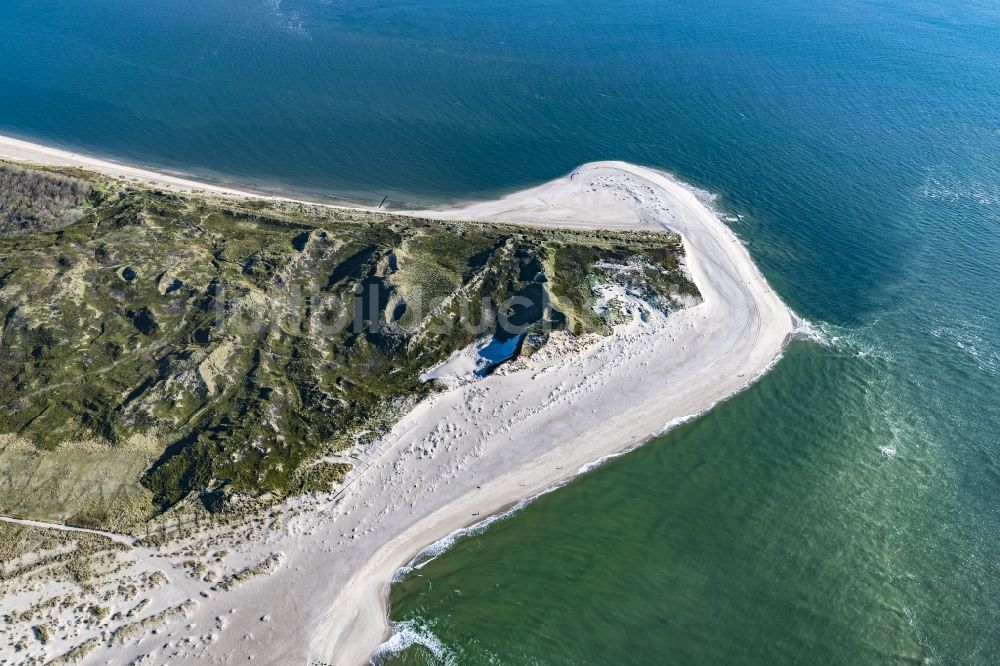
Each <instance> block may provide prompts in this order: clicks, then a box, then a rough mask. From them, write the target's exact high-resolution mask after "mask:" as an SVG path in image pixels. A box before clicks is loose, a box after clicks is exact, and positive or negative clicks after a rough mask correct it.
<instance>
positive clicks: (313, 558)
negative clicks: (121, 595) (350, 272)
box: [0, 139, 794, 666]
mask: <svg viewBox="0 0 1000 666" xmlns="http://www.w3.org/2000/svg"><path fill="white" fill-rule="evenodd" d="M22 144H23V142H18V143H17V144H16V145H18V146H20V145H22ZM28 145H29V146H30V144H28ZM46 150H48V149H46ZM18 151H19V152H17V153H15V154H13V155H11V152H12V148H11V140H8V139H0V155H3V154H6V155H11V156H12V157H15V158H19V159H24V160H31V161H36V162H39V161H41V162H49V163H52V162H55V161H56V158H55V157H53V158H51V159H50V158H47V157H46V155H47V154H48V153H46V154H42V153H38V152H34V153H33V152H32V151H31V150H28V149H27V148H24V147H23V146H22V147H20V148H18ZM50 152H51V151H50ZM58 158H59V159H61V160H63V162H61V163H66V162H65V161H66V160H72V159H76V160H79V161H77V162H74V164H77V165H78V166H85V167H89V168H97V169H99V170H103V169H104V167H102V166H101V165H97V164H94V163H93V162H94V160H91V158H82V157H79V156H69V155H68V154H62V153H60V154H59V155H58ZM98 162H99V161H98ZM103 164H105V165H106V164H109V163H103ZM108 168H109V169H111V168H114V169H122V168H123V167H119V166H118V165H111V166H110V167H108ZM108 173H111V174H112V175H119V174H118V173H116V172H114V171H109V172H108ZM141 178H142V179H143V180H153V181H155V182H157V184H158V185H159V186H161V187H168V186H172V185H171V183H173V182H175V181H176V180H178V179H175V178H172V177H162V178H163V180H159V181H158V180H157V178H161V177H158V176H157V175H156V174H152V173H151V172H149V173H148V176H147V173H146V172H144V173H143V175H142V176H141ZM194 185H197V187H196V188H195V187H192V188H191V189H201V190H206V189H210V188H207V187H205V186H202V185H200V184H194ZM231 192H233V193H234V194H231V195H232V196H236V195H237V194H235V192H236V191H231ZM225 194H230V192H226V193H225ZM254 196H256V195H254ZM419 214H421V215H426V216H430V217H439V218H451V219H480V220H485V221H489V220H495V221H505V222H522V223H526V224H534V225H546V226H565V227H580V228H608V229H645V230H650V229H670V230H673V231H677V232H679V233H680V234H681V235H682V236H683V237H684V241H685V246H686V249H687V266H688V268H689V270H690V272H691V274H692V276H693V278H694V281H695V283H696V284H697V285H698V287H699V288H700V290H701V293H702V296H703V298H704V300H703V302H702V303H700V304H698V305H696V306H693V307H689V308H686V309H684V310H681V311H679V312H675V313H672V314H670V315H669V316H663V315H662V314H660V313H659V312H658V311H653V310H650V309H649V308H647V307H646V306H645V304H644V303H642V302H641V301H636V300H631V301H630V300H628V299H627V298H624V297H623V299H622V302H621V303H620V306H621V307H622V308H623V309H625V310H626V312H628V313H630V314H631V317H630V319H628V320H627V321H626V322H625V323H623V324H621V325H619V326H618V327H617V328H616V331H615V334H614V335H613V336H610V337H607V338H603V339H601V340H599V341H596V342H593V343H591V344H589V345H583V346H581V348H576V349H571V350H570V351H568V352H566V353H554V354H550V355H544V354H542V355H539V356H538V359H539V360H538V361H534V362H528V363H526V364H524V367H520V368H519V369H516V370H514V371H511V372H505V373H498V374H495V375H491V376H489V377H486V378H484V379H482V380H480V381H475V382H472V383H468V384H464V385H461V386H458V387H456V388H454V389H452V390H450V391H448V392H445V393H442V394H438V395H436V396H434V397H432V398H430V399H428V400H426V401H424V402H422V403H420V404H419V405H418V406H417V407H416V408H414V409H413V410H412V411H411V412H410V413H409V414H407V415H406V416H405V417H403V419H402V420H401V421H400V422H399V423H398V424H397V425H396V426H395V427H394V428H393V430H392V431H391V433H390V434H389V435H388V436H386V437H385V438H383V439H382V440H380V441H378V442H375V443H373V444H370V445H368V446H365V447H363V448H361V449H359V450H356V451H354V452H353V453H352V462H353V463H354V470H355V471H353V472H352V473H351V475H350V476H349V478H348V483H349V486H348V488H347V490H346V491H345V492H343V493H342V494H340V495H338V496H334V497H303V498H299V499H296V500H293V501H290V502H287V503H285V504H284V505H283V506H282V507H281V510H280V514H281V515H280V518H277V519H274V520H273V521H271V524H270V525H268V526H267V527H261V528H259V529H253V530H246V531H240V532H239V533H232V534H228V535H227V534H219V533H218V532H216V533H215V534H213V535H211V536H210V537H209V536H201V537H198V536H196V537H191V538H189V539H188V541H186V542H183V543H180V544H177V543H175V544H172V545H171V546H169V547H165V548H164V549H162V550H161V551H160V552H157V553H153V552H147V550H146V549H145V548H143V547H138V546H137V547H134V548H132V549H130V550H129V551H128V552H127V553H123V554H121V555H120V557H123V558H124V557H132V558H135V559H136V561H137V562H140V561H141V566H142V567H143V568H149V567H153V568H157V569H158V570H160V571H162V572H163V573H164V574H166V575H167V576H168V577H169V578H170V580H171V581H172V583H171V586H169V587H167V588H162V589H163V590H164V591H167V590H170V591H171V593H170V594H167V593H164V594H163V595H162V596H163V598H162V600H161V599H160V598H158V596H157V595H156V594H153V595H152V599H153V603H151V604H150V605H149V606H148V607H146V608H144V610H143V616H146V617H151V616H155V615H156V614H157V613H162V612H163V611H164V610H167V609H168V608H171V607H174V606H176V605H177V604H178V603H179V602H183V601H184V600H185V599H191V598H193V599H197V604H196V605H194V604H192V605H190V606H189V607H185V610H186V612H187V611H189V613H188V614H187V615H186V617H185V618H184V619H181V620H178V621H177V622H176V623H174V624H173V625H171V626H169V627H166V628H164V629H163V630H161V631H158V633H150V634H149V635H148V636H145V637H144V638H141V640H139V641H138V642H137V643H128V644H127V645H121V646H118V645H115V646H111V645H110V643H109V642H105V643H102V644H101V646H100V647H98V648H97V649H95V650H93V651H91V652H90V653H89V654H88V656H87V657H86V658H85V662H86V663H105V662H107V661H110V662H113V663H127V662H129V661H130V660H132V659H137V658H140V657H144V656H145V657H146V658H147V659H149V660H150V663H161V662H163V661H165V660H168V659H169V661H171V662H172V663H185V662H189V661H194V660H206V661H209V662H214V663H223V662H229V661H234V662H235V661H242V662H246V661H247V660H248V659H250V658H252V659H253V660H254V662H255V663H260V662H261V661H263V662H264V663H275V664H290V663H310V664H331V663H332V664H347V665H349V666H354V665H355V664H360V663H364V662H366V661H367V660H368V659H369V658H370V655H371V654H372V651H373V650H374V649H375V648H376V647H377V646H378V645H379V644H380V643H382V642H383V641H385V640H386V639H387V638H388V637H389V634H390V627H389V624H388V621H387V616H386V612H387V607H386V606H387V598H388V586H389V584H390V581H391V579H392V577H393V575H394V573H395V572H396V571H397V570H398V569H399V568H400V567H402V566H404V565H406V564H407V563H408V562H410V561H411V560H412V558H413V557H414V556H415V555H417V553H419V552H420V551H421V550H422V549H423V548H425V547H426V546H428V545H429V544H432V543H434V542H436V541H438V540H439V539H441V538H442V537H445V536H447V535H448V534H450V533H452V532H455V531H456V530H459V529H461V528H464V527H467V526H469V525H471V524H474V523H476V522H478V521H481V520H482V519H483V518H485V517H486V516H489V515H492V514H496V513H499V512H502V511H504V510H505V509H507V508H509V507H510V506H512V505H513V504H514V503H516V502H517V501H519V500H522V499H524V498H528V497H533V496H535V495H538V494H539V493H541V492H543V491H545V490H547V489H549V488H551V487H553V486H555V485H558V484H561V483H563V482H565V481H566V480H568V479H570V478H572V477H573V476H575V475H576V474H578V473H579V472H580V470H581V469H583V468H585V467H586V466H587V465H589V464H590V463H592V462H594V461H597V460H600V459H602V458H605V457H607V456H609V455H614V454H616V453H620V452H621V451H624V450H628V449H630V448H633V447H635V446H637V445H639V444H641V443H642V442H644V441H646V440H647V439H649V438H650V437H652V436H653V435H656V434H657V433H660V432H662V431H663V430H664V429H665V428H667V427H669V426H670V425H672V424H676V423H677V422H679V421H680V420H682V419H684V418H685V417H688V416H690V415H692V414H699V413H702V412H704V411H705V410H707V409H709V408H711V406H713V405H714V404H716V403H717V402H719V401H720V400H724V399H725V398H727V397H729V396H731V395H733V394H734V393H736V392H738V391H740V390H741V389H743V388H745V387H746V386H747V385H749V384H750V383H751V382H752V381H753V380H755V379H756V378H757V377H759V376H760V375H761V374H763V373H764V372H766V370H767V369H768V368H769V367H770V366H771V365H772V364H773V362H774V361H775V360H776V359H777V358H778V357H780V355H781V352H782V349H783V348H784V345H785V343H786V341H787V339H788V337H789V336H790V334H791V333H792V331H793V327H794V322H793V318H792V315H791V313H790V311H789V310H788V309H787V307H786V306H785V305H784V304H783V303H782V301H781V300H780V298H778V296H777V295H776V294H775V293H774V292H773V291H772V290H771V288H770V287H769V286H768V284H767V283H766V281H765V280H764V278H763V277H762V275H761V274H760V272H759V271H758V270H757V268H756V267H755V266H754V264H753V262H752V260H751V259H750V256H749V254H748V253H747V251H746V249H745V248H744V247H743V245H742V244H741V243H740V242H739V241H738V239H737V238H736V237H735V235H734V234H733V233H732V232H731V231H730V230H729V229H728V228H727V227H726V226H725V225H724V224H723V223H722V222H721V221H720V220H719V218H718V217H717V216H716V215H715V214H714V213H713V212H712V211H711V210H710V209H709V208H708V207H707V206H706V205H705V203H704V202H703V201H702V200H701V199H699V197H698V196H697V195H696V194H695V193H694V191H693V190H691V189H690V188H688V187H686V186H685V185H683V184H681V183H679V182H678V181H676V180H674V179H673V178H671V177H670V176H668V175H666V174H663V173H660V172H658V171H655V170H652V169H647V168H643V167H638V166H634V165H631V164H626V163H622V162H598V163H591V164H586V165H583V166H581V167H580V168H578V169H577V170H575V171H574V172H573V173H572V174H570V175H568V176H566V177H564V178H561V179H558V180H555V181H552V182H550V183H546V184H544V185H541V186H539V187H536V188H532V189H529V190H525V191H523V192H518V193H515V194H512V195H510V196H507V197H504V198H503V199H500V200H498V201H494V202H486V203H477V204H472V205H468V206H465V207H463V208H457V209H450V210H444V211H420V213H419ZM208 539H212V540H213V541H212V542H211V544H208V545H203V544H206V543H207V540H208ZM221 544H224V547H225V548H226V550H227V552H228V553H229V554H228V555H227V556H226V562H227V563H231V564H230V565H229V566H230V567H231V570H230V571H229V572H228V575H232V574H233V573H236V572H238V571H241V570H243V569H245V568H246V567H248V566H252V565H256V564H257V563H261V562H264V561H271V560H268V558H272V557H273V558H276V559H275V561H278V560H277V558H278V556H277V555H275V553H280V554H282V555H281V557H280V566H275V567H262V569H266V571H263V572H262V573H261V575H260V576H257V577H255V578H253V579H248V580H246V581H245V582H242V584H241V585H239V586H237V587H234V588H233V589H230V590H225V589H221V588H220V587H219V586H217V585H216V586H215V587H214V589H213V586H212V584H211V583H209V582H202V581H200V580H198V579H192V577H185V576H184V574H183V568H182V560H184V559H189V558H190V555H189V553H190V552H192V551H193V550H198V549H202V550H205V551H208V550H211V549H213V548H216V547H221ZM186 553H187V554H186ZM226 573H227V572H225V571H221V572H220V574H219V575H220V576H224V575H226ZM223 580H224V578H223ZM174 584H176V587H177V589H172V588H173V585H174ZM138 619H139V620H141V619H142V618H138ZM92 635H97V634H88V633H86V632H82V633H81V634H80V636H79V640H80V641H81V642H82V641H83V640H88V639H90V638H91V637H92ZM61 647H62V648H63V649H68V648H70V647H72V646H71V645H67V646H61ZM55 654H58V652H53V653H52V656H55Z"/></svg>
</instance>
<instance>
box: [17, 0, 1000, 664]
mask: <svg viewBox="0 0 1000 666" xmlns="http://www.w3.org/2000/svg"><path fill="white" fill-rule="evenodd" d="M830 4H831V3H823V2H818V1H809V2H807V1H804V0H792V1H791V2H788V3H782V4H781V5H780V6H775V5H773V4H772V3H765V2H762V1H761V0H749V1H746V0H745V1H742V2H739V1H737V0H709V1H708V2H699V3H694V2H679V1H675V2H663V1H662V0H656V1H654V0H626V1H624V2H620V3H609V2H598V1H597V0H580V1H577V2H556V1H552V0H547V1H542V2H523V1H514V2H504V3H500V2H498V1H496V0H478V1H474V2H457V1H445V2H430V1H429V0H415V1H411V2H405V3H404V2H399V1H393V0H382V1H379V2H376V1H374V0H359V1H358V2H354V3H344V2H337V1H319V0H308V1H305V0H298V1H294V2H293V1H291V0H283V1H279V2H274V1H273V0H272V1H269V2H258V1H256V0H253V1H250V0H247V1H235V0H226V1H225V2H223V1H222V0H209V1H207V2H204V1H203V2H194V0H165V1H163V2H159V3H155V4H154V3H145V2H140V3H132V4H127V3H126V4H123V3H117V2H111V1H110V0H77V1H76V2H66V1H63V0H60V1H57V0H33V1H31V2H28V1H26V0H12V1H11V2H7V3H5V4H4V7H3V9H2V10H0V11H2V16H3V20H2V21H0V131H3V132H7V133H13V134H16V135H19V136H23V137H26V138H34V139H38V140H42V141H44V142H48V143H55V144H59V145H63V146H68V147H73V148H77V149H84V150H90V151H92V152H95V153H99V154H105V155H111V156H115V157H118V158H120V159H124V160H130V161H136V162H140V163H144V164H150V165H154V166H162V167H166V168H170V169H174V170H177V171H181V172H185V173H194V174H196V175H199V176H203V177H214V178H218V179H221V180H226V181H234V182H239V183H244V184H251V185H257V186H261V187H274V188H282V187H284V188H289V189H294V190H297V191H304V192H308V193H313V194H319V195H331V196H348V197H353V198H368V199H375V198H378V199H381V197H382V196H383V195H384V194H385V193H386V192H389V193H390V196H391V200H392V201H395V202H397V203H398V204H422V203H431V202H442V201H449V200H456V199H463V198H468V197H473V196H485V195H492V194H496V193H499V192H502V191H505V190H509V189H513V188H517V187H521V186H524V185H528V184H534V183H537V182H539V181H541V180H544V179H547V178H551V177H554V176H557V175H561V174H562V173H565V172H566V171H568V170H569V169H571V168H572V167H574V166H576V165H577V164H579V163H581V162H583V161H587V160H592V159H609V158H615V159H626V160H631V161H635V162H639V163H643V164H649V165H653V166H658V167H662V168H666V169H668V170H671V171H673V172H675V173H677V174H678V175H680V176H681V177H683V178H685V179H687V180H689V181H691V182H693V183H695V184H697V185H699V186H701V187H704V188H706V189H708V190H711V191H714V192H717V193H719V195H720V200H719V206H720V208H722V209H723V210H724V211H726V212H728V213H729V214H731V215H733V217H732V219H731V220H730V223H731V224H732V226H733V227H734V229H735V230H736V231H737V232H738V233H739V234H740V235H741V236H742V237H743V238H744V239H745V240H746V241H747V244H748V245H749V247H750V249H751V251H752V253H753V255H754V257H755V258H756V259H757V261H758V262H759V264H760V265H761V267H762V268H763V270H764V271H765V273H766V274H767V276H768V278H769V279H770V280H771V281H772V283H773V284H774V285H775V287H776V288H777V289H778V291H779V292H780V293H781V294H782V295H783V296H784V297H785V298H786V300H787V301H788V302H789V304H790V305H791V306H792V307H793V308H794V309H795V310H796V311H797V312H799V313H801V314H802V315H804V316H806V317H807V318H808V319H810V320H811V321H813V322H814V323H816V325H817V327H818V328H819V329H820V331H821V332H822V333H823V335H822V336H820V337H821V338H822V339H823V342H822V344H820V343H818V342H797V343H795V344H793V345H792V346H791V347H790V348H789V350H788V353H787V354H786V358H785V359H783V360H782V361H781V363H780V364H779V365H778V366H777V367H776V369H775V370H774V371H773V372H772V373H770V374H769V375H768V376H767V377H766V378H765V379H764V380H763V381H761V382H760V383H759V384H758V385H756V386H755V387H753V388H752V389H750V390H749V391H747V392H745V393H743V394H741V395H740V396H737V397H736V398H734V399H732V400H730V401H729V402H727V403H725V404H723V405H720V406H719V407H718V408H717V409H716V410H714V411H713V412H712V413H710V414H709V415H707V416H705V417H703V418H701V419H699V420H697V421H695V422H693V423H690V424H688V425H685V426H683V427H681V428H679V429H678V430H676V431H674V432H673V433H671V434H669V435H667V436H665V437H663V438H660V439H658V440H656V441H654V442H651V443H650V444H649V445H647V446H646V447H644V448H642V449H640V450H638V451H636V452H634V453H632V454H630V455H628V456H625V457H623V458H621V459H618V460H615V461H613V462H611V463H609V464H607V465H605V466H604V467H602V468H600V469H598V470H596V471H594V472H592V473H591V474H588V475H586V476H585V477H583V478H581V479H579V480H578V481H576V482H574V483H573V484H571V485H569V486H567V487H565V488H563V489H561V490H559V491H558V492H556V493H553V494H550V495H547V496H545V497H543V498H541V499H539V500H538V501H537V502H535V503H534V504H532V505H530V506H529V507H528V508H526V509H524V510H523V511H521V512H520V513H518V514H517V515H515V516H514V517H512V518H510V519H508V520H505V521H502V522H500V523H497V524H495V525H494V526H492V527H491V528H490V529H489V530H487V531H486V532H485V533H483V534H481V535H478V536H475V537H472V538H469V539H467V540H464V541H462V542H461V543H459V545H458V546H457V547H456V548H454V549H453V550H452V551H450V552H449V553H447V554H446V555H444V556H442V557H440V558H439V559H437V560H434V561H432V562H431V563H429V564H428V565H426V566H425V567H424V568H422V569H421V570H420V571H419V572H417V574H415V575H413V576H411V577H410V578H408V579H407V580H405V581H403V582H402V583H401V584H400V585H398V586H397V587H396V588H395V590H394V592H393V598H392V607H393V610H392V616H393V618H394V619H395V620H396V621H398V622H400V623H401V624H400V627H401V628H410V629H412V630H413V631H414V633H417V634H420V635H421V636H423V639H422V640H423V641H424V642H425V643H428V644H431V645H433V647H434V651H431V650H428V649H426V648H425V647H421V646H414V647H411V648H410V649H408V650H407V651H405V652H404V653H403V654H401V655H399V656H397V657H396V658H395V660H396V661H397V662H398V663H408V664H409V663H421V664H422V663H436V662H439V661H449V660H450V661H453V662H457V663H538V664H555V663H571V662H580V663H594V664H598V663H602V664H603V663H662V662H674V663H718V662H741V663H745V662H756V663H765V664H771V663H790V662H813V661H819V662H829V663H843V664H858V663H887V662H897V661H908V662H927V663H946V664H951V663H991V662H993V661H994V660H995V657H994V655H995V654H997V653H998V652H1000V635H998V633H997V631H996V628H995V627H996V624H997V620H998V618H1000V601H998V599H1000V575H998V574H1000V571H998V568H1000V516H998V506H1000V503H998V496H1000V441H998V439H1000V437H998V433H1000V408H998V404H997V398H996V396H997V395H998V390H1000V323H998V319H997V314H996V310H997V302H998V297H1000V276H998V271H997V268H996V266H997V261H998V258H1000V76H998V75H997V72H1000V51H998V49H997V48H996V45H997V44H998V43H1000V10H998V9H997V8H996V6H995V5H993V4H991V3H988V2H975V1H973V0H959V1H958V2H949V3H945V2H940V3H938V2H928V1H906V2H904V1H903V0H881V1H874V0H873V1H868V2H863V1H860V0H847V1H845V2H841V3H837V4H836V6H830ZM736 214H739V215H741V216H742V217H741V218H736V217H735V216H736ZM540 445H544V443H543V442H542V443H540Z"/></svg>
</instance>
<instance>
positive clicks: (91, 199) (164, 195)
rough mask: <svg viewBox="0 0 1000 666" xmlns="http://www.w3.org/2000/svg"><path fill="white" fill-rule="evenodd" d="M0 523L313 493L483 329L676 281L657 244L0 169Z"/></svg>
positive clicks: (102, 517) (338, 476) (571, 312)
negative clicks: (605, 287)
mask: <svg viewBox="0 0 1000 666" xmlns="http://www.w3.org/2000/svg"><path fill="white" fill-rule="evenodd" d="M0 192H2V194H0V316H2V324H0V461H2V462H3V465H2V471H0V512H2V513H7V514H16V515H20V516H26V517H38V518H43V519H48V520H63V521H67V522H69V523H72V524H78V525H84V526H92V527H110V528H112V529H117V530H125V531H127V530H137V529H138V526H140V525H141V524H142V522H143V521H144V520H146V519H148V518H149V517H151V516H154V515H156V514H157V513H160V512H162V511H165V510H167V509H169V508H171V507H172V506H174V505H175V504H177V503H178V502H180V501H182V500H185V499H191V498H193V499H194V500H196V501H197V502H198V503H199V504H200V505H201V506H202V507H204V508H205V509H206V510H209V511H224V510H226V509H227V508H232V507H234V506H236V505H238V504H239V503H240V502H242V501H252V502H257V503H259V502H268V501H272V500H274V499H277V498H281V497H286V496H288V495H291V494H297V493H302V492H311V491H330V490H332V489H334V488H335V487H336V485H337V484H338V483H341V482H342V481H343V479H344V478H345V475H346V474H348V472H349V469H350V467H349V465H348V464H347V463H345V462H343V461H341V460H339V458H331V456H335V455H336V454H338V453H339V452H343V451H345V450H346V449H349V448H351V447H353V446H356V445H358V444H359V443H364V442H370V441H373V440H374V439H377V438H378V437H379V436H380V435H381V434H382V433H384V432H385V431H386V429H387V428H389V427H391V425H392V423H394V422H395V420H396V419H398V418H399V416H400V415H401V414H402V413H404V412H405V411H406V410H408V409H409V408H410V407H412V406H413V405H414V404H416V402H417V401H419V400H420V399H421V398H423V397H424V396H426V395H427V394H428V393H429V392H431V391H434V390H437V389H436V387H435V386H434V385H433V384H427V383H423V382H421V381H420V380H419V376H420V374H421V372H422V371H424V370H426V369H427V368H429V367H431V366H432V365H434V364H436V363H439V362H441V361H442V360H444V359H446V358H447V357H448V356H449V355H450V354H451V353H452V352H454V351H456V350H458V349H461V348H463V347H465V346H467V345H469V344H470V343H472V342H474V341H476V340H477V339H480V338H482V337H484V336H491V335H492V336H506V337H508V338H509V337H510V336H515V335H516V336H519V339H521V340H528V341H530V344H524V343H522V344H521V345H520V347H519V349H520V350H521V352H522V353H525V354H526V353H529V351H530V350H535V349H538V348H540V347H542V346H544V343H545V340H546V338H547V336H548V335H549V334H550V333H551V331H553V330H566V331H568V332H569V333H571V334H574V335H582V334H585V333H595V332H596V333H600V334H607V333H609V332H610V325H611V323H613V322H612V321H611V320H610V319H609V315H608V314H607V313H599V312H598V311H597V310H596V309H595V307H594V304H595V299H596V298H597V293H598V292H597V287H598V286H600V285H601V284H605V283H608V282H614V283H616V284H620V285H622V286H623V287H625V288H627V289H629V290H632V291H635V292H637V293H640V294H641V295H642V296H643V297H644V298H646V299H647V300H650V301H652V302H655V303H657V304H659V306H660V307H663V308H665V309H669V308H673V307H678V306H679V305H681V304H682V303H684V302H688V301H689V300H690V298H692V297H697V290H696V288H695V287H694V285H693V284H692V283H691V282H690V280H689V279H688V278H687V277H686V274H685V272H684V271H683V269H682V267H681V265H680V264H681V261H680V260H681V255H682V253H683V248H682V245H681V242H680V238H679V237H678V236H676V235H669V234H661V233H650V232H642V233H623V232H578V231H567V230H551V229H548V230H546V229H535V228H528V227H518V226H512V225H492V224H491V225H487V224H481V223H460V222H436V221H430V220H425V219H419V218H414V217H408V216H403V215H395V214H389V213H382V212H370V211H363V210H349V209H338V208H331V207H324V206H318V205H309V204H299V203H292V202H287V201H274V200H265V199H237V198H209V197H206V196H199V195H182V194H177V193H172V192H166V191H160V190H154V189H148V188H144V187H141V186H138V185H135V184H133V183H124V182H119V181H115V180H111V179H108V178H105V177H102V176H97V175H94V174H91V173H88V172H83V171H78V170H74V169H57V170H52V169H50V170H44V171H42V170H36V169H28V168H25V167H21V166H14V165H2V164H0Z"/></svg>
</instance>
